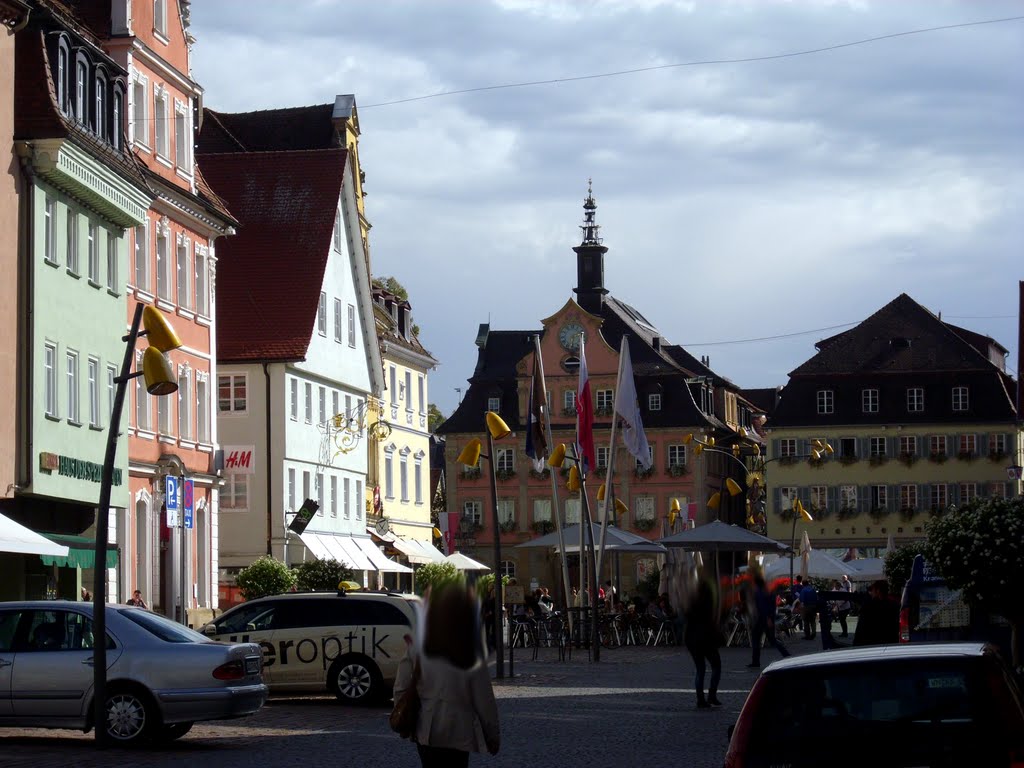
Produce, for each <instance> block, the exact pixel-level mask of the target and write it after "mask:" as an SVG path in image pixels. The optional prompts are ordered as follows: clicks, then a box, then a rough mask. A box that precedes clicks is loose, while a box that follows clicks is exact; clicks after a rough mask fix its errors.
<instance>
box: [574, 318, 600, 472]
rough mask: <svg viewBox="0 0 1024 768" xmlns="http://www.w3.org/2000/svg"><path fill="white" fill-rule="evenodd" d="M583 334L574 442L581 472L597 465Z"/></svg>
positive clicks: (592, 405) (592, 404)
mask: <svg viewBox="0 0 1024 768" xmlns="http://www.w3.org/2000/svg"><path fill="white" fill-rule="evenodd" d="M583 341H584V339H583V336H582V335H580V383H579V386H577V387H576V444H577V445H578V446H579V456H580V459H581V460H582V461H583V474H587V473H588V472H589V471H590V470H592V469H594V468H595V467H596V466H597V459H596V458H595V453H594V401H593V399H592V398H591V396H590V376H589V374H588V373H587V356H586V354H585V353H584V351H583Z"/></svg>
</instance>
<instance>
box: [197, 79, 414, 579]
mask: <svg viewBox="0 0 1024 768" xmlns="http://www.w3.org/2000/svg"><path fill="white" fill-rule="evenodd" d="M352 109H353V102H352V100H351V97H339V98H338V100H337V101H336V102H335V104H326V105H320V106H316V107H303V108H298V109H286V110H270V111H266V112H254V113H245V114H226V113H219V112H213V111H212V110H206V113H205V116H204V123H203V128H202V132H201V135H200V142H199V153H200V162H201V163H202V166H203V168H204V172H205V174H206V176H207V178H208V179H209V180H210V183H211V185H212V186H213V187H214V188H215V189H217V191H218V193H219V194H220V195H222V196H223V197H224V199H225V201H226V202H227V204H228V206H229V208H230V209H231V210H232V212H233V213H234V214H235V215H237V216H238V219H239V221H240V226H239V233H238V235H236V236H235V237H234V238H232V239H231V240H230V241H229V242H228V244H226V245H225V246H224V247H222V249H221V260H220V270H221V273H220V274H221V279H220V282H219V286H220V289H219V295H220V302H221V306H222V307H223V311H222V316H221V318H220V320H221V322H220V324H219V330H218V363H219V366H220V368H219V374H218V388H219V391H220V401H219V406H218V421H219V427H220V430H221V441H222V443H223V447H224V448H223V449H224V455H225V461H224V469H223V471H224V476H225V486H224V489H223V491H222V493H223V497H224V501H223V503H222V505H221V508H222V517H221V524H222V536H221V554H220V556H221V569H222V570H221V581H222V584H223V585H224V587H225V589H226V590H227V589H230V585H231V581H232V579H233V575H234V574H235V573H237V571H238V570H239V569H240V568H242V567H244V566H246V565H249V564H250V563H251V562H252V561H253V560H254V559H256V558H257V557H259V556H260V555H264V554H271V555H273V556H275V557H277V558H279V559H284V560H285V561H286V562H288V563H296V562H300V561H301V560H303V559H305V558H308V557H317V558H325V559H326V558H334V559H336V560H338V561H340V562H343V563H345V564H347V565H348V566H349V567H351V568H353V569H354V570H355V571H357V572H362V574H363V576H362V578H363V579H364V580H365V583H367V584H369V583H370V581H371V577H374V578H375V577H376V574H378V573H381V572H385V573H387V572H392V571H402V570H406V569H404V568H403V567H402V566H399V565H397V564H396V563H393V562H391V561H389V560H387V558H385V557H384V556H383V555H382V554H381V552H380V550H379V548H378V547H377V546H376V545H374V544H373V542H372V541H371V539H370V536H369V534H368V533H367V530H366V516H367V510H366V504H365V499H366V478H367V469H368V456H369V448H368V442H369V441H368V436H367V429H368V427H370V426H372V423H373V421H375V419H372V413H371V412H372V411H373V409H374V407H375V406H377V405H378V404H379V401H380V396H381V394H382V392H383V390H384V380H383V373H382V363H381V358H380V351H379V347H378V344H377V338H376V329H375V321H374V314H373V312H374V310H373V298H372V296H371V293H370V278H369V271H368V260H367V258H366V253H365V248H364V245H363V244H364V240H363V232H362V228H361V218H360V215H359V208H358V205H357V195H358V194H359V193H358V190H357V182H356V179H357V178H358V177H359V172H358V169H356V168H355V167H354V166H353V164H352V162H351V159H352V158H351V155H350V154H349V153H348V151H347V150H346V148H345V147H344V145H343V144H342V141H341V139H342V137H343V136H344V135H345V125H346V123H347V122H348V121H349V120H350V119H351V117H352V114H353V113H352ZM239 457H244V460H239ZM307 498H308V499H311V500H313V501H316V502H317V503H318V504H319V510H318V512H317V514H316V516H315V517H314V518H313V521H312V522H310V524H309V526H308V527H307V528H306V531H305V532H304V533H303V534H302V535H301V537H300V536H297V535H295V534H292V533H288V524H289V523H290V521H291V519H292V517H293V515H294V513H295V512H296V511H297V510H298V509H299V507H300V506H301V505H302V503H303V500H304V499H307Z"/></svg>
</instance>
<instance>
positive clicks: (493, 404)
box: [487, 397, 501, 413]
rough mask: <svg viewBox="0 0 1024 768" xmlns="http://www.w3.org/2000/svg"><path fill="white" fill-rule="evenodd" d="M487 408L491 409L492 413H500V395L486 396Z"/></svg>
mask: <svg viewBox="0 0 1024 768" xmlns="http://www.w3.org/2000/svg"><path fill="white" fill-rule="evenodd" d="M487 410H488V411H493V412H494V413H501V398H500V397H488V398H487Z"/></svg>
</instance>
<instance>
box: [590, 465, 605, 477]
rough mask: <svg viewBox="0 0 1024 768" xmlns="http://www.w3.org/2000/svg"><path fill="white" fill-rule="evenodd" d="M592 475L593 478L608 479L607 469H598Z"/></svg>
mask: <svg viewBox="0 0 1024 768" xmlns="http://www.w3.org/2000/svg"><path fill="white" fill-rule="evenodd" d="M593 474H594V477H608V467H598V468H597V469H595V470H594V473H593Z"/></svg>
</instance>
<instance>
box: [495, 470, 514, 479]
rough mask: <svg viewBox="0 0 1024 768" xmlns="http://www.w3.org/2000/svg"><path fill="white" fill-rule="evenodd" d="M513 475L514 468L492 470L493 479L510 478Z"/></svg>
mask: <svg viewBox="0 0 1024 768" xmlns="http://www.w3.org/2000/svg"><path fill="white" fill-rule="evenodd" d="M515 476H516V471H515V470H514V469H498V470H495V472H494V479H495V480H511V479H512V478H513V477H515Z"/></svg>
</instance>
